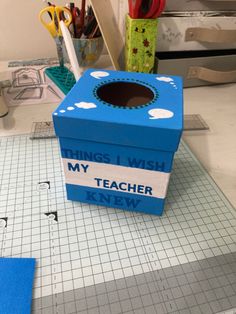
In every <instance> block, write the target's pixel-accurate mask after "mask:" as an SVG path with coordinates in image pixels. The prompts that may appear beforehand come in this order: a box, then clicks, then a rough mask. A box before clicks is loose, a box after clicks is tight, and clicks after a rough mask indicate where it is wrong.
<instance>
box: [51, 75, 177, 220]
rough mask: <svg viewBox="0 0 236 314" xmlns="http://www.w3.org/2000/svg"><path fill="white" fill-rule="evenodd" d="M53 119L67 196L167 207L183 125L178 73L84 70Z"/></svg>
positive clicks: (155, 210)
mask: <svg viewBox="0 0 236 314" xmlns="http://www.w3.org/2000/svg"><path fill="white" fill-rule="evenodd" d="M53 121H54V127H55V131H56V134H57V136H58V137H59V142H60V149H61V157H62V163H63V167H64V174H65V184H66V190H67V197H68V199H69V200H72V201H81V202H85V203H92V204H97V205H102V206H109V207H115V208H122V209H126V210H131V211H142V212H146V213H151V214H157V215H160V214H162V212H163V209H164V203H165V198H166V194H167V188H168V183H169V178H170V174H171V170H172V163H173V158H174V154H175V152H176V150H177V149H178V145H179V141H180V138H181V134H182V130H183V90H182V79H181V78H180V77H176V76H172V77H170V76H165V75H154V74H144V73H132V72H121V71H104V70H95V69H90V70H87V71H86V72H85V73H84V74H83V76H82V77H81V79H80V80H79V81H78V82H77V83H76V84H75V86H74V87H73V88H72V90H71V91H70V92H69V93H68V94H67V96H66V97H65V99H64V100H63V101H62V103H61V104H60V105H59V107H58V108H57V109H56V110H55V112H54V113H53Z"/></svg>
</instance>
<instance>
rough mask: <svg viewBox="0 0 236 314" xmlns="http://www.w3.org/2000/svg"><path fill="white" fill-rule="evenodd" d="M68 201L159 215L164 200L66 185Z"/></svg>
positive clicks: (161, 211)
mask: <svg viewBox="0 0 236 314" xmlns="http://www.w3.org/2000/svg"><path fill="white" fill-rule="evenodd" d="M66 191H67V197H68V199H69V200H72V201H73V200H76V199H79V200H80V201H81V202H83V203H92V204H97V205H101V206H108V207H112V208H121V209H126V210H129V211H137V212H140V211H141V212H145V213H147V214H154V215H161V214H162V213H163V209H164V203H165V200H163V199H158V198H154V197H147V196H142V195H134V194H130V193H124V192H119V191H118V192H113V191H108V192H107V191H104V190H103V189H95V188H90V187H84V186H79V185H73V184H66Z"/></svg>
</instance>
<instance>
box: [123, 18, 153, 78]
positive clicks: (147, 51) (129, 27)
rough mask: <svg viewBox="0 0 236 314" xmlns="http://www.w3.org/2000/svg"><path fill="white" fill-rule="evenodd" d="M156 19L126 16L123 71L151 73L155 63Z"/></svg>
mask: <svg viewBox="0 0 236 314" xmlns="http://www.w3.org/2000/svg"><path fill="white" fill-rule="evenodd" d="M156 38H157V19H132V18H131V17H130V16H129V15H127V16H126V36H125V70H126V71H130V72H144V73H152V72H153V69H154V62H155V48H156Z"/></svg>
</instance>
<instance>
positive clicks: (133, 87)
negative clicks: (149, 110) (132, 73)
mask: <svg viewBox="0 0 236 314" xmlns="http://www.w3.org/2000/svg"><path fill="white" fill-rule="evenodd" d="M96 92H97V96H98V97H99V98H100V99H101V100H102V101H104V102H106V103H109V104H111V105H113V106H117V107H122V108H135V107H138V106H143V105H147V104H148V103H149V102H150V101H152V100H153V99H154V97H155V95H154V93H153V91H152V90H151V89H149V88H148V87H146V86H144V85H141V84H138V83H133V82H123V81H122V82H112V83H107V84H104V85H102V86H100V87H99V88H98V89H97V91H96Z"/></svg>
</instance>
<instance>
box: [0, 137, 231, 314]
mask: <svg viewBox="0 0 236 314" xmlns="http://www.w3.org/2000/svg"><path fill="white" fill-rule="evenodd" d="M0 143H1V144H0V148H1V155H0V164H1V166H2V167H1V169H2V173H0V182H1V187H0V189H1V190H0V222H1V224H0V241H1V244H0V248H1V251H0V253H1V255H2V256H24V257H27V256H33V257H36V258H37V270H36V275H35V286H34V298H39V299H40V301H38V302H39V303H40V302H41V303H43V302H44V298H49V299H50V300H51V301H50V302H51V303H52V304H53V308H54V309H55V307H56V308H57V309H61V311H62V313H63V311H66V308H67V305H66V304H67V302H66V301H65V300H66V296H67V292H68V293H69V292H73V295H70V300H71V302H72V303H73V302H74V303H73V304H74V305H73V306H74V307H76V308H75V311H76V312H78V311H80V310H81V311H82V307H81V306H80V307H79V305H78V304H77V303H78V302H77V303H76V298H77V295H76V293H77V291H78V290H81V289H82V290H83V289H87V288H88V287H94V289H95V290H96V289H97V288H96V287H98V286H105V287H106V289H105V288H104V287H103V288H104V289H105V291H104V295H106V299H109V298H110V297H109V298H108V295H109V296H110V291H109V289H108V288H107V286H106V285H105V284H106V283H109V282H115V284H116V283H119V282H121V281H122V280H123V283H122V285H123V289H124V290H125V289H126V290H127V291H128V292H127V293H126V295H125V296H122V295H121V294H119V295H118V296H119V298H118V301H117V302H118V304H119V306H118V305H117V307H118V308H121V309H122V310H123V311H124V308H125V307H124V303H125V301H126V303H127V304H126V306H127V309H128V308H130V309H131V310H132V308H134V307H135V304H133V303H132V302H131V300H132V297H131V294H130V293H131V292H130V291H129V282H128V281H127V280H128V278H133V277H134V278H141V277H144V278H146V277H145V274H149V275H148V280H147V279H146V283H147V284H149V283H152V282H153V289H154V290H155V293H157V292H158V296H157V295H155V297H154V296H152V293H145V292H144V291H142V294H143V296H144V295H148V294H149V295H151V300H149V302H151V305H153V304H154V305H155V300H154V298H157V299H158V300H159V301H158V306H161V308H162V310H161V311H162V312H163V313H168V312H169V311H170V310H171V311H172V310H173V309H176V311H180V310H179V309H178V306H179V301H178V298H177V297H176V296H175V294H174V293H175V290H173V289H169V283H168V280H167V278H168V277H167V276H166V272H164V271H162V270H164V269H172V270H173V269H178V267H180V266H181V265H185V267H186V265H191V264H192V263H196V262H199V263H200V262H201V263H202V262H204V261H208V260H209V259H214V258H217V257H218V256H227V254H233V253H234V252H236V247H235V243H236V217H235V211H234V209H233V208H232V206H231V205H230V204H229V202H228V201H227V200H226V198H225V197H224V196H223V194H222V193H221V192H220V190H219V189H218V188H217V186H216V185H215V184H214V182H213V181H212V180H211V178H210V177H209V176H208V175H207V174H206V172H205V171H204V169H203V168H202V167H201V166H200V165H199V163H198V162H197V161H196V159H195V158H194V156H193V155H192V154H191V152H190V151H189V149H188V148H187V147H186V145H185V144H184V143H182V144H181V145H180V149H179V151H178V152H177V154H176V158H175V165H174V172H173V174H172V176H171V182H170V186H169V191H168V198H167V204H166V208H165V212H164V214H163V216H162V217H159V216H151V215H145V214H141V213H133V212H128V211H123V210H115V209H112V208H105V207H101V206H94V205H88V204H81V203H76V202H70V201H67V200H66V196H65V189H64V182H63V175H62V169H61V161H60V155H59V147H58V142H57V140H56V139H42V140H40V139H39V140H37V141H32V140H30V139H29V138H28V136H16V137H5V138H1V139H0ZM6 218H7V226H6ZM204 267H205V266H204ZM204 267H203V269H204ZM137 276H141V277H137ZM222 276H223V275H222ZM215 277H217V273H216V274H215ZM173 278H175V280H177V279H176V278H179V277H178V276H173ZM193 278H194V276H193ZM135 280H136V279H135ZM173 280H174V279H173ZM178 280H179V281H178V285H179V286H178V287H182V286H185V285H187V283H186V276H182V277H180V278H179V279H178ZM167 283H168V284H167ZM139 284H140V283H139V282H138V281H137V280H136V285H134V286H135V287H136V286H138V285H139ZM230 284H232V285H233V284H234V282H233V283H230ZM188 285H189V287H188V289H187V288H186V290H189V291H192V293H193V287H194V282H191V285H190V284H188ZM228 285H229V283H228ZM226 286H227V285H226ZM222 287H224V285H223V283H222ZM208 288H209V287H208ZM143 289H144V288H143ZM145 289H149V288H145ZM145 289H144V290H145ZM209 289H210V288H209ZM118 290H119V289H118V288H117V291H118ZM145 291H146V290H145ZM210 291H211V292H212V293H213V296H214V302H215V303H214V304H216V303H217V302H218V301H217V299H216V292H214V291H212V290H210ZM232 291H233V290H232ZM149 292H150V291H149ZM227 293H229V292H227ZM98 296H99V293H98V294H96V296H95V299H96V302H95V299H94V302H95V304H98V305H99V302H100V301H99V300H100V299H99V297H98ZM213 296H212V298H213ZM124 297H125V299H123V298H124ZM229 297H230V296H227V298H229ZM145 298H146V299H147V297H145ZM145 298H144V297H143V299H142V298H141V300H142V304H140V308H141V309H143V308H146V307H147V306H149V305H147V304H146V303H148V302H147V300H146V299H145ZM183 298H185V299H184V300H185V301H184V302H185V303H186V302H187V299H188V298H186V296H184V297H183ZM63 300H64V301H63ZM128 300H129V302H128ZM143 300H146V301H143ZM90 301H91V300H90ZM90 301H88V300H87V297H85V299H84V302H85V305H84V307H85V309H86V311H87V310H88V309H89V308H90V305H91V304H92V301H91V303H89V302H90ZM103 301H104V300H103ZM103 301H102V302H103ZM102 302H100V303H101V304H100V305H99V306H100V307H102ZM130 302H131V303H132V306H131V305H130ZM145 302H146V303H145ZM192 302H193V303H194V302H195V303H196V300H195V299H194V298H193V300H192ZM209 302H210V301H209ZM209 302H208V303H209ZM225 302H226V301H225ZM227 302H229V301H228V299H227ZM128 303H129V306H128ZM111 304H112V303H111ZM111 304H110V303H109V304H107V305H108V308H109V310H110V311H111V308H112V309H113V306H112V305H111ZM186 304H187V303H186ZM209 304H210V303H209ZM229 304H230V306H231V307H232V306H233V303H229ZM151 305H150V306H151ZM154 305H153V306H154ZM99 306H98V308H99V309H100V307H99ZM211 306H212V307H213V305H211ZM122 307H123V308H122ZM39 308H40V309H43V307H42V304H41V305H40V306H39V307H38V309H39ZM45 308H49V307H45ZM94 308H95V307H94ZM189 308H191V309H192V308H194V306H193V307H188V309H189ZM103 310H104V309H103ZM103 310H102V308H101V309H100V311H103ZM220 310H221V309H219V311H220ZM222 310H224V309H222ZM45 311H46V310H45ZM58 311H59V310H58ZM94 311H95V310H94ZM150 311H151V310H150ZM181 311H182V309H181ZM42 313H43V310H42ZM50 313H51V312H50ZM181 313H182V312H181Z"/></svg>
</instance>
